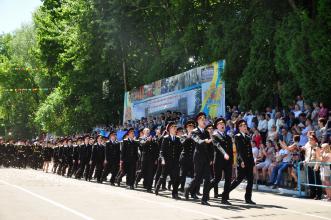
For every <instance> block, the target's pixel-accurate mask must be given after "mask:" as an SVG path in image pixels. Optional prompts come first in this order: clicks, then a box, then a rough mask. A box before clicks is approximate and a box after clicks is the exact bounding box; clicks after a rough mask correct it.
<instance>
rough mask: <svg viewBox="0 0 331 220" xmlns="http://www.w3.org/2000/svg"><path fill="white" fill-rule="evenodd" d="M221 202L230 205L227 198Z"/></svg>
mask: <svg viewBox="0 0 331 220" xmlns="http://www.w3.org/2000/svg"><path fill="white" fill-rule="evenodd" d="M221 203H222V204H224V205H232V204H231V203H230V202H229V201H228V200H222V201H221Z"/></svg>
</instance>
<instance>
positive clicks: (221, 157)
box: [209, 118, 233, 205]
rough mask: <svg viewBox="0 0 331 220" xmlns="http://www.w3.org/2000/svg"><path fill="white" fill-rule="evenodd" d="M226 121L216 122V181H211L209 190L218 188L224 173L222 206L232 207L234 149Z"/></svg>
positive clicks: (217, 120)
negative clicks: (229, 200)
mask: <svg viewBox="0 0 331 220" xmlns="http://www.w3.org/2000/svg"><path fill="white" fill-rule="evenodd" d="M225 124H226V122H225V119H224V118H218V119H216V120H215V122H214V128H215V129H216V130H215V131H214V133H213V135H212V140H213V146H214V173H215V176H214V179H213V180H212V181H211V183H210V186H209V189H212V188H213V187H218V183H219V182H220V181H221V179H222V172H224V179H225V184H224V191H223V193H222V204H226V205H231V203H230V202H228V199H229V192H230V185H231V177H232V164H233V148H232V139H231V137H230V136H228V135H227V134H226V133H225Z"/></svg>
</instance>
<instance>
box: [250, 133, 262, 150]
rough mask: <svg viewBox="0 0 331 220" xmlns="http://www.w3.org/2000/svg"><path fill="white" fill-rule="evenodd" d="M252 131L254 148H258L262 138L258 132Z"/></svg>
mask: <svg viewBox="0 0 331 220" xmlns="http://www.w3.org/2000/svg"><path fill="white" fill-rule="evenodd" d="M252 131H253V136H252V140H253V141H255V143H256V146H258V147H259V146H260V144H261V143H262V137H261V135H260V132H259V131H258V130H257V129H256V128H253V129H252Z"/></svg>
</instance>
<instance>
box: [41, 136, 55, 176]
mask: <svg viewBox="0 0 331 220" xmlns="http://www.w3.org/2000/svg"><path fill="white" fill-rule="evenodd" d="M52 151H53V148H52V143H51V142H50V141H48V142H46V145H44V146H43V150H42V157H43V162H44V164H43V171H44V172H46V173H48V167H49V163H50V162H51V160H52Z"/></svg>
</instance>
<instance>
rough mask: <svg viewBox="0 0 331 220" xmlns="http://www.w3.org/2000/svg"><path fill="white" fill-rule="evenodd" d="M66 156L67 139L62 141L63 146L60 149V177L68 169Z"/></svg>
mask: <svg viewBox="0 0 331 220" xmlns="http://www.w3.org/2000/svg"><path fill="white" fill-rule="evenodd" d="M67 154H68V139H67V138H64V139H63V145H62V146H61V147H60V161H61V164H60V167H59V172H60V173H59V174H60V175H61V176H64V175H65V174H66V170H67V168H68V163H67Z"/></svg>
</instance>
